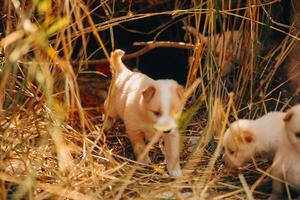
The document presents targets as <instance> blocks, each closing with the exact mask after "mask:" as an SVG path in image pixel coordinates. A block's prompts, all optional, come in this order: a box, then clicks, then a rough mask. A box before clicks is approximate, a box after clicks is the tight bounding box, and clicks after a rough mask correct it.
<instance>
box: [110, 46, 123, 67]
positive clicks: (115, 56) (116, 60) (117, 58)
mask: <svg viewBox="0 0 300 200" xmlns="http://www.w3.org/2000/svg"><path fill="white" fill-rule="evenodd" d="M124 54H125V52H124V51H123V50H121V49H116V50H114V51H113V52H111V54H110V69H111V70H112V73H120V72H121V71H123V70H126V69H127V67H126V66H125V65H124V63H123V62H122V57H123V55H124Z"/></svg>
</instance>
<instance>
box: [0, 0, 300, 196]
mask: <svg viewBox="0 0 300 200" xmlns="http://www.w3.org/2000/svg"><path fill="white" fill-rule="evenodd" d="M1 4H2V5H1V6H2V8H1V9H2V10H1V20H2V31H1V33H0V34H1V35H0V37H1V46H0V48H1V50H0V52H1V58H0V59H1V60H0V106H1V107H0V160H1V161H0V199H80V200H82V199H198V198H199V199H200V198H201V199H203V198H204V199H206V198H207V199H224V198H230V199H245V198H248V199H253V198H267V197H268V194H269V193H270V189H271V188H270V178H269V177H268V173H267V172H266V170H267V166H268V165H267V164H266V162H265V161H263V160H259V161H258V162H257V163H256V164H257V165H255V166H254V165H253V164H251V165H249V166H248V167H247V168H246V169H245V170H243V171H241V172H237V171H233V172H232V171H231V172H229V171H228V170H227V169H226V167H225V166H224V165H223V163H222V161H221V156H222V148H221V143H220V142H218V141H219V137H221V136H222V133H224V131H225V128H226V127H227V125H228V122H230V121H233V120H234V119H236V118H256V117H258V116H261V115H262V114H264V113H265V112H267V111H273V110H280V109H285V108H286V107H287V106H288V105H289V103H290V100H291V99H292V97H293V94H292V93H289V92H287V91H286V88H287V83H288V78H289V77H286V76H284V73H283V71H284V70H283V69H282V68H283V67H282V66H283V61H284V59H285V58H286V57H287V56H288V55H289V52H290V50H291V49H292V48H291V47H292V45H294V43H295V42H296V41H298V40H299V39H298V38H297V31H292V29H290V26H288V24H284V23H281V22H280V21H277V17H278V16H279V15H281V17H282V18H288V17H289V16H290V13H283V12H282V8H281V6H282V5H281V4H282V2H281V1H279V0H243V1H242V0H228V1H227V0H192V1H177V0H176V1H168V0H164V1H156V0H148V1H139V0H137V1H131V0H129V1H127V0H126V1H125V0H124V1H113V0H110V1H105V0H99V1H95V0H86V1H80V0H52V1H51V0H24V1H19V0H4V1H2V2H1ZM166 5H169V6H170V5H171V6H172V9H169V7H167V6H166ZM155 8H160V9H158V10H157V9H155ZM160 15H166V16H170V19H171V20H172V22H178V23H181V25H182V28H183V29H184V30H185V36H184V40H182V41H180V42H181V43H178V41H176V42H175V41H160V42H159V41H154V39H152V40H150V41H142V43H135V45H139V46H138V47H139V48H140V49H141V51H138V52H136V53H135V54H134V53H133V52H131V53H133V54H129V56H128V57H127V59H128V60H129V59H132V58H136V57H138V56H140V55H142V54H147V52H149V51H151V50H152V49H155V48H162V47H164V48H166V47H168V48H170V49H171V48H180V49H185V51H188V55H189V58H188V59H189V66H188V68H187V69H188V73H187V84H186V85H190V84H191V83H192V82H193V81H194V80H195V79H196V78H198V77H199V78H200V79H201V83H200V85H199V87H198V89H197V91H196V92H195V94H194V96H193V97H192V98H191V100H190V102H189V103H188V105H187V109H186V112H185V113H184V114H183V116H182V119H181V121H180V124H181V127H182V152H181V165H182V167H183V169H184V174H185V175H184V176H183V177H182V178H179V179H176V180H175V179H172V178H170V177H169V176H168V175H167V173H166V170H165V168H164V163H163V156H162V153H161V151H160V149H159V145H157V146H156V148H153V149H152V150H151V157H152V159H153V160H154V163H155V164H153V165H151V166H145V165H142V164H139V163H136V162H135V161H133V159H134V157H133V153H132V150H131V147H130V144H129V142H128V140H127V138H126V136H125V133H124V126H123V125H122V123H119V124H118V125H117V126H116V128H115V129H114V130H113V131H111V132H110V133H107V134H104V133H103V130H102V123H103V121H102V120H103V119H102V115H101V108H102V102H103V99H104V97H105V95H106V94H107V89H108V85H109V78H108V77H105V76H104V75H103V74H101V72H100V71H101V70H100V71H97V70H95V68H93V69H91V68H90V66H91V65H99V66H103V65H105V63H106V64H107V63H108V62H107V60H106V59H107V57H108V56H109V52H110V51H111V49H113V48H115V43H117V41H118V37H122V36H120V35H115V34H114V29H115V28H116V27H118V26H120V25H122V24H123V23H128V22H135V21H141V22H143V20H145V19H148V18H151V17H154V16H160ZM95 16H97V17H98V18H97V19H98V20H95V19H96V17H95ZM99 19H100V20H99ZM168 28H169V26H168V23H166V24H164V25H162V26H160V27H158V28H157V30H156V31H157V34H159V32H163V31H164V30H165V29H168ZM104 33H106V37H104V36H103V35H104ZM279 33H280V34H279ZM216 34H219V36H216ZM272 34H273V37H271V35H272ZM276 34H277V35H276ZM107 35H108V36H107ZM274 35H275V36H274ZM278 35H280V37H277V36H278ZM91 37H93V38H94V41H95V43H96V45H97V46H98V48H97V49H96V50H95V52H94V54H99V55H101V56H102V57H101V58H99V59H100V60H94V59H92V58H91V57H92V56H90V55H88V54H87V51H86V49H88V48H89V46H88V45H89V44H90V43H89V40H90V38H91ZM136 42H141V41H136ZM143 42H150V43H143ZM78 43H79V44H80V45H79V46H78ZM94 45H95V44H94ZM132 45H133V44H132ZM74 51H77V52H78V54H77V55H78V56H76V58H74V56H72V55H73V52H74ZM157 62H160V61H157ZM183 67H186V66H183ZM99 68H101V67H99ZM292 74H294V73H292Z"/></svg>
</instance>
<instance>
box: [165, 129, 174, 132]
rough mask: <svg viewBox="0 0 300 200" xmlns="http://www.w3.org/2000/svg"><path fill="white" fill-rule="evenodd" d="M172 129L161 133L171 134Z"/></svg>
mask: <svg viewBox="0 0 300 200" xmlns="http://www.w3.org/2000/svg"><path fill="white" fill-rule="evenodd" d="M171 131H172V129H169V130H166V131H163V133H171Z"/></svg>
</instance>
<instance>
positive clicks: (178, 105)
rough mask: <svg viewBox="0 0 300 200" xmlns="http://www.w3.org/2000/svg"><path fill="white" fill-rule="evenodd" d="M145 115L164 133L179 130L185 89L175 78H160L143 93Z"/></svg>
mask: <svg viewBox="0 0 300 200" xmlns="http://www.w3.org/2000/svg"><path fill="white" fill-rule="evenodd" d="M142 95H143V98H142V101H143V107H144V110H143V111H142V112H143V116H144V117H145V118H147V119H148V120H147V121H149V122H150V123H151V124H153V127H154V128H155V129H156V130H158V131H162V132H164V133H174V132H175V131H176V130H177V122H176V121H177V118H178V117H179V116H180V114H181V112H182V109H183V106H184V96H183V95H184V89H183V87H182V86H180V85H178V84H177V82H175V81H173V80H158V81H156V84H155V85H151V86H149V87H148V88H147V89H146V90H144V91H143V93H142Z"/></svg>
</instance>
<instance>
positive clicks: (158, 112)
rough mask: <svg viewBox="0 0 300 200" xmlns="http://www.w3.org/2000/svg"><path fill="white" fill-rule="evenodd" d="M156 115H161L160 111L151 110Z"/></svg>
mask: <svg viewBox="0 0 300 200" xmlns="http://www.w3.org/2000/svg"><path fill="white" fill-rule="evenodd" d="M151 112H152V113H153V114H154V115H155V116H156V117H159V116H161V112H160V111H151Z"/></svg>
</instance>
